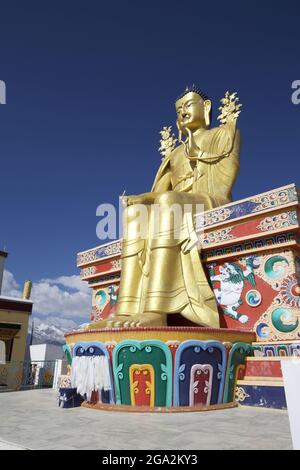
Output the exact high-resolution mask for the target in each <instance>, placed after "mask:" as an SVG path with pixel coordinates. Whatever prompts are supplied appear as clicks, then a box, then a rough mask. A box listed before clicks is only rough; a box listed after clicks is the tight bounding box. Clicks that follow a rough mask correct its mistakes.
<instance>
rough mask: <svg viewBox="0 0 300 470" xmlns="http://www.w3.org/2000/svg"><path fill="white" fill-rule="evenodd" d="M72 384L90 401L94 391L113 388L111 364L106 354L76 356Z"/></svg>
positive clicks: (73, 363)
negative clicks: (110, 371)
mask: <svg viewBox="0 0 300 470" xmlns="http://www.w3.org/2000/svg"><path fill="white" fill-rule="evenodd" d="M71 384H72V387H73V388H76V389H77V393H79V394H80V395H84V394H86V398H87V400H88V401H90V399H91V396H92V392H94V391H96V392H100V393H101V391H102V390H104V391H108V390H111V381H110V373H109V364H108V359H107V357H106V356H75V357H74V358H73V360H72V374H71Z"/></svg>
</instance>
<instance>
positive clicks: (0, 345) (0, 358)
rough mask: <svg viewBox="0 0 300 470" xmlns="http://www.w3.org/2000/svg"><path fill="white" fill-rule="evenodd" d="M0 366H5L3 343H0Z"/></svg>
mask: <svg viewBox="0 0 300 470" xmlns="http://www.w3.org/2000/svg"><path fill="white" fill-rule="evenodd" d="M0 364H5V343H4V341H0Z"/></svg>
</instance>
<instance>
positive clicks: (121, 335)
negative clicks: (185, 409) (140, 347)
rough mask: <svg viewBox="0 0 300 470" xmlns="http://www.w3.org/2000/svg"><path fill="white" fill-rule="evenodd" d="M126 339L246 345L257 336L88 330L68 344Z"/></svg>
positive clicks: (219, 332) (200, 331)
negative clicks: (189, 340) (192, 340)
mask: <svg viewBox="0 0 300 470" xmlns="http://www.w3.org/2000/svg"><path fill="white" fill-rule="evenodd" d="M124 339H131V340H137V341H145V340H151V339H156V340H159V341H163V342H164V343H167V342H168V341H178V342H179V343H181V342H182V341H186V340H188V339H197V340H202V341H205V340H208V339H211V340H215V341H220V342H221V343H223V342H230V343H234V342H237V341H241V342H244V343H252V342H253V341H255V339H256V335H255V333H253V332H247V333H240V332H239V331H226V330H225V329H207V330H206V329H202V328H199V329H195V328H191V329H190V330H187V329H184V328H182V329H176V330H172V329H171V328H169V329H164V328H162V329H159V328H155V329H151V328H149V329H146V328H145V329H144V328H143V329H135V328H131V329H125V328H122V329H121V328H113V329H103V330H88V329H87V330H86V331H84V332H82V333H77V332H74V333H71V334H68V335H67V337H66V342H67V344H71V343H79V342H81V341H100V342H103V343H106V342H107V341H109V342H116V343H119V342H120V341H123V340H124Z"/></svg>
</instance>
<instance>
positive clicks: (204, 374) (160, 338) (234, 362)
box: [66, 327, 255, 411]
mask: <svg viewBox="0 0 300 470" xmlns="http://www.w3.org/2000/svg"><path fill="white" fill-rule="evenodd" d="M154 338H155V339H154ZM66 339H67V342H68V344H69V351H68V352H69V357H70V356H72V362H74V358H76V357H78V356H95V355H105V356H106V357H107V358H109V370H110V372H109V376H110V380H111V382H110V390H109V392H107V393H105V392H104V391H102V392H101V393H98V394H97V396H95V395H94V397H93V399H92V400H90V401H91V402H96V403H98V404H101V405H102V407H103V405H105V404H107V405H112V404H115V405H118V406H119V405H127V406H128V405H129V406H132V407H135V408H136V410H137V411H138V410H139V407H150V408H156V409H157V408H168V409H169V408H170V410H168V411H172V408H174V410H175V409H177V408H179V407H193V408H194V409H197V408H199V407H200V408H203V407H212V406H216V405H217V406H218V407H220V406H221V405H222V404H228V403H229V404H232V402H233V401H234V390H235V385H236V382H237V380H238V377H239V372H240V369H241V368H242V367H244V364H245V360H246V356H247V355H249V354H251V342H252V341H253V340H254V339H255V334H254V333H252V332H247V331H238V330H230V329H213V328H200V327H157V328H156V327H152V328H150V327H149V328H122V329H121V328H120V329H117V328H113V329H101V330H100V329H99V330H88V331H79V332H73V333H69V334H68V335H66ZM110 409H113V407H112V406H110Z"/></svg>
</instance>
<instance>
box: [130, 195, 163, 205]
mask: <svg viewBox="0 0 300 470" xmlns="http://www.w3.org/2000/svg"><path fill="white" fill-rule="evenodd" d="M156 196H157V194H156V193H144V194H138V195H137V196H127V206H132V205H133V204H153V203H154V201H155V197H156Z"/></svg>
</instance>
